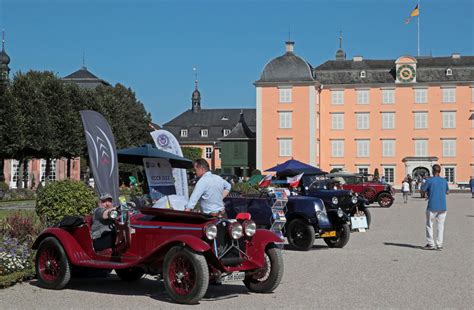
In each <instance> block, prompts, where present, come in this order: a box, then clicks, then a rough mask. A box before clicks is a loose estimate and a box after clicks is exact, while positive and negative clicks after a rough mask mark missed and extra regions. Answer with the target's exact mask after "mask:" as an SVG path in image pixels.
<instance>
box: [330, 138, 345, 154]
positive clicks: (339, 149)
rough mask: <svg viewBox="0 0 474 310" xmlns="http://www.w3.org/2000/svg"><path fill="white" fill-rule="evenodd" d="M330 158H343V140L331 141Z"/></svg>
mask: <svg viewBox="0 0 474 310" xmlns="http://www.w3.org/2000/svg"><path fill="white" fill-rule="evenodd" d="M331 157H344V140H331Z"/></svg>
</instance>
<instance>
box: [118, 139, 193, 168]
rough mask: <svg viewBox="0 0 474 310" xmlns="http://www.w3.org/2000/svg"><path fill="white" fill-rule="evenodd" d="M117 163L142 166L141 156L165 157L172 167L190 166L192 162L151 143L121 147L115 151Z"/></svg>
mask: <svg viewBox="0 0 474 310" xmlns="http://www.w3.org/2000/svg"><path fill="white" fill-rule="evenodd" d="M117 157H118V161H119V163H124V164H132V165H140V166H143V158H165V159H168V160H169V161H170V164H171V167H173V168H184V169H187V168H192V167H193V162H192V161H191V160H189V159H187V158H184V157H181V156H178V155H174V154H171V153H168V152H165V151H162V150H159V149H157V148H156V146H154V145H151V144H144V145H141V146H138V147H132V148H128V149H121V150H118V151H117Z"/></svg>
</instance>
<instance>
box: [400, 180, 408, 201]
mask: <svg viewBox="0 0 474 310" xmlns="http://www.w3.org/2000/svg"><path fill="white" fill-rule="evenodd" d="M408 193H410V183H408V180H407V179H406V178H405V179H403V182H402V194H403V203H408Z"/></svg>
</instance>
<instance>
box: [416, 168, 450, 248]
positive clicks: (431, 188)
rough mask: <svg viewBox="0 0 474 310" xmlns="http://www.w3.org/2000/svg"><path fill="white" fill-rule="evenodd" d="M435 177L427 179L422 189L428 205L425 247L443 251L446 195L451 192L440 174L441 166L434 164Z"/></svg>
mask: <svg viewBox="0 0 474 310" xmlns="http://www.w3.org/2000/svg"><path fill="white" fill-rule="evenodd" d="M432 169H433V177H432V178H429V179H428V180H426V182H425V183H424V184H423V186H422V191H423V192H424V193H426V195H427V199H428V207H427V208H426V241H427V243H426V245H425V247H424V249H426V250H434V249H437V250H439V251H441V250H442V249H443V235H444V222H445V220H446V214H447V212H448V211H447V207H446V195H448V194H449V187H448V182H447V181H446V179H444V178H442V177H440V176H439V174H440V172H441V166H440V165H438V164H435V165H433V168H432ZM433 222H436V223H437V238H436V243H435V242H434V239H433Z"/></svg>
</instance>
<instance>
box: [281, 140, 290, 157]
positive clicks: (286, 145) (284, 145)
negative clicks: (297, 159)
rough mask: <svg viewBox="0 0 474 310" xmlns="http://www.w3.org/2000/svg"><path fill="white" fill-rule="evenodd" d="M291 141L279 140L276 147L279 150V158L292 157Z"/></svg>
mask: <svg viewBox="0 0 474 310" xmlns="http://www.w3.org/2000/svg"><path fill="white" fill-rule="evenodd" d="M292 142H293V141H292V139H279V140H278V146H279V149H280V156H291V155H292Z"/></svg>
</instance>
